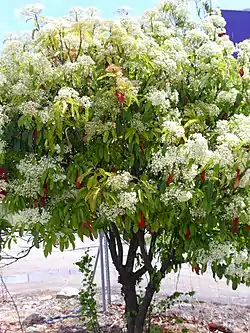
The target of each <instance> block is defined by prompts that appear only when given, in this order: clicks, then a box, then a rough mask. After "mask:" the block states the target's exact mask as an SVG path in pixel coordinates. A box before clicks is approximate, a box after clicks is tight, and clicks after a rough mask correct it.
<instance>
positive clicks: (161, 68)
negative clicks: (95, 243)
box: [0, 0, 250, 333]
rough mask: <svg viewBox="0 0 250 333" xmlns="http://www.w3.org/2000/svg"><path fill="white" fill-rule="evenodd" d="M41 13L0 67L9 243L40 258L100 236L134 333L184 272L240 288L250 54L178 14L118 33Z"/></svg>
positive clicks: (246, 271)
mask: <svg viewBox="0 0 250 333" xmlns="http://www.w3.org/2000/svg"><path fill="white" fill-rule="evenodd" d="M206 8H207V7H206ZM41 10H42V7H41V6H37V5H33V6H31V7H26V8H25V9H24V11H23V15H24V16H25V17H26V18H27V19H32V20H34V25H35V29H34V31H33V34H32V36H30V35H24V36H9V37H7V38H6V41H5V47H4V50H3V53H2V57H1V59H0V87H1V90H0V103H1V106H0V135H1V141H0V152H1V153H0V158H1V161H2V168H1V169H0V176H1V195H2V196H3V197H4V200H3V204H4V207H5V209H6V212H7V213H8V214H15V224H14V225H13V226H12V230H11V232H9V231H8V232H7V234H6V238H5V240H6V243H8V244H11V241H12V239H14V240H15V237H16V234H17V233H18V234H19V235H20V236H23V235H29V236H31V238H32V240H33V243H34V245H35V246H37V247H39V246H40V245H41V244H42V245H43V248H44V253H45V255H48V254H49V253H51V251H52V248H53V246H54V245H57V244H58V243H59V246H60V249H61V250H62V251H63V250H64V249H66V248H68V247H69V246H70V245H71V244H72V245H73V246H74V243H75V237H76V236H77V235H78V236H79V237H80V238H81V239H83V237H84V236H86V237H90V238H92V239H94V238H95V237H97V235H98V232H99V231H101V230H102V231H104V233H105V234H106V236H107V239H108V243H109V248H110V252H111V256H112V260H113V263H114V265H115V267H116V269H117V271H118V273H119V281H120V283H121V284H122V292H123V294H124V297H125V302H126V310H125V311H126V315H127V321H128V331H129V332H131V333H134V332H136V333H140V332H141V331H142V328H143V325H144V322H145V319H146V314H147V311H148V308H149V306H150V303H151V301H152V298H153V296H154V294H155V293H156V292H157V291H158V290H159V288H160V282H161V280H162V279H163V278H164V276H165V275H166V274H167V273H169V272H171V271H175V272H176V271H178V270H179V269H180V267H181V265H182V264H183V263H190V264H191V265H192V267H193V270H194V271H195V272H196V273H197V274H199V273H200V272H204V271H205V270H206V267H207V265H208V264H209V265H210V264H211V267H212V270H213V272H214V275H215V276H218V277H219V278H221V277H223V276H225V277H226V278H227V279H228V281H232V284H233V287H234V288H236V287H237V285H238V284H239V283H246V284H250V267H249V266H250V264H249V240H250V237H249V236H250V233H249V231H250V219H249V212H250V209H249V208H250V200H249V195H248V194H249V184H250V169H249V166H250V151H249V147H250V117H249V109H250V108H249V106H250V99H249V92H250V75H249V59H250V42H249V41H248V40H246V41H244V42H242V43H240V44H239V46H238V48H237V49H235V47H234V45H233V43H232V42H231V41H230V40H229V39H228V38H227V36H226V34H225V28H224V27H225V21H224V19H223V18H222V17H221V14H220V12H219V11H216V10H212V9H211V8H207V13H205V16H204V18H202V19H201V20H199V21H198V22H194V21H193V20H192V19H191V18H190V17H191V16H190V15H189V13H188V4H187V2H186V1H185V0H176V1H175V0H167V1H163V2H161V3H160V4H159V5H157V6H156V7H155V8H154V9H153V10H150V11H147V12H145V14H144V15H143V16H142V17H140V18H133V17H130V16H129V15H122V16H121V17H120V19H119V20H104V19H101V18H100V17H99V16H98V12H97V11H96V10H95V9H93V8H91V9H87V10H84V9H81V8H72V9H71V10H70V13H69V15H68V16H66V17H63V18H59V19H49V18H47V17H44V16H42V13H41ZM200 13H201V12H200ZM235 52H237V57H234V54H235ZM122 240H123V241H125V242H126V243H127V245H128V247H129V250H128V256H127V260H126V262H124V258H123V242H122ZM136 258H139V262H138V263H137V267H135V259H136ZM145 275H147V276H148V284H147V288H146V290H145V294H144V297H143V299H142V300H141V301H140V302H139V301H138V298H137V296H136V284H138V283H139V282H140V281H141V279H142V278H143V277H144V276H145Z"/></svg>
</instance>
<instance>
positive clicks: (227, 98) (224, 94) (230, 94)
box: [217, 88, 238, 105]
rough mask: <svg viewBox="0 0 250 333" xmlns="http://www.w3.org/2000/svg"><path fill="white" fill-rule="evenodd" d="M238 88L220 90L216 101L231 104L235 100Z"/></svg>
mask: <svg viewBox="0 0 250 333" xmlns="http://www.w3.org/2000/svg"><path fill="white" fill-rule="evenodd" d="M237 95H238V90H236V89H234V88H233V89H231V91H220V92H219V94H218V96H217V102H218V103H221V104H231V105H233V104H234V103H235V102H236V98H237Z"/></svg>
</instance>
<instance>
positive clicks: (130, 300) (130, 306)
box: [122, 281, 139, 333]
mask: <svg viewBox="0 0 250 333" xmlns="http://www.w3.org/2000/svg"><path fill="white" fill-rule="evenodd" d="M122 291H123V293H124V300H125V316H126V321H127V333H135V323H136V318H137V315H138V309H139V306H138V301H137V296H136V289H135V283H133V281H132V282H127V283H125V284H124V285H123V287H122Z"/></svg>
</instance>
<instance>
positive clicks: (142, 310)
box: [134, 281, 156, 333]
mask: <svg viewBox="0 0 250 333" xmlns="http://www.w3.org/2000/svg"><path fill="white" fill-rule="evenodd" d="M155 291H156V288H155V284H154V282H153V281H149V283H148V285H147V288H146V292H145V295H144V297H143V301H142V303H141V305H140V307H139V311H138V315H137V318H136V322H135V330H134V333H142V332H143V329H144V325H145V322H146V318H147V314H148V309H149V307H150V304H151V302H152V299H153V296H154V294H155Z"/></svg>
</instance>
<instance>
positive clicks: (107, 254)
mask: <svg viewBox="0 0 250 333" xmlns="http://www.w3.org/2000/svg"><path fill="white" fill-rule="evenodd" d="M104 254H105V269H106V284H107V297H108V304H109V305H110V304H111V285H110V270H109V249H108V242H107V238H106V236H104Z"/></svg>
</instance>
